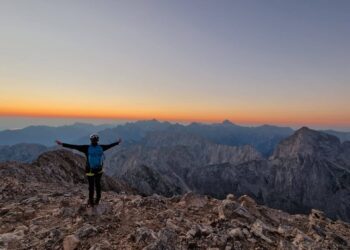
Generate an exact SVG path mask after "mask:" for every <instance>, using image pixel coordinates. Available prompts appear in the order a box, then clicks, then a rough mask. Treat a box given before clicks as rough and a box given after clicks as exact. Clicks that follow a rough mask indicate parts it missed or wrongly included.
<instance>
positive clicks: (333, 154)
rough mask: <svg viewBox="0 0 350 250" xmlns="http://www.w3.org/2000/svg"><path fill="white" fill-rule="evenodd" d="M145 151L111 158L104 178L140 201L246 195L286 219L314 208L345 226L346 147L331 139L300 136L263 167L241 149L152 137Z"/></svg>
mask: <svg viewBox="0 0 350 250" xmlns="http://www.w3.org/2000/svg"><path fill="white" fill-rule="evenodd" d="M146 143H147V145H143V146H141V145H138V146H134V147H130V148H124V149H118V150H117V151H114V152H112V154H111V155H110V162H109V168H108V173H110V174H112V175H114V176H115V177H119V178H122V179H123V180H125V181H126V182H128V183H129V184H130V185H132V186H133V187H134V188H136V189H137V190H139V191H140V192H144V193H145V194H148V195H150V194H152V193H158V194H162V195H166V196H171V195H173V194H182V193H184V192H187V191H194V192H197V193H200V194H207V195H211V196H213V197H216V198H223V197H225V196H226V195H227V194H228V193H235V194H237V195H243V194H249V195H251V196H252V197H254V199H256V200H257V201H258V202H259V203H260V204H267V205H269V206H271V207H274V208H278V209H283V210H285V211H288V212H291V213H309V212H310V210H311V209H312V208H317V209H321V210H323V211H325V212H326V214H327V215H328V216H330V217H332V218H341V219H343V220H347V221H350V146H349V145H350V144H349V142H344V143H340V141H339V139H338V138H336V137H334V136H331V135H328V134H325V133H321V132H317V131H314V130H311V129H308V128H302V129H300V130H298V131H296V132H295V134H293V135H292V136H290V137H289V138H287V139H285V140H283V141H282V142H281V143H280V144H279V145H278V146H277V148H276V150H275V152H274V154H273V155H272V156H271V157H270V158H269V159H264V158H262V157H261V156H260V155H259V154H257V153H256V151H254V149H253V148H251V147H249V146H246V147H229V146H223V145H216V144H212V143H209V142H207V141H205V140H203V139H201V138H197V137H196V136H188V137H187V136H185V135H183V134H182V135H181V134H177V135H172V136H170V137H169V135H168V134H167V133H165V134H159V133H156V134H154V135H153V137H152V138H149V139H147V140H146ZM146 168H147V169H148V171H147V172H145V169H146ZM150 172H153V173H154V176H155V179H156V181H155V179H152V178H149V173H150ZM147 180H150V182H149V183H148V184H147V185H146V183H145V182H147ZM157 183H159V185H157Z"/></svg>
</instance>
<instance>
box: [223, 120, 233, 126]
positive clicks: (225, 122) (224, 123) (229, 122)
mask: <svg viewBox="0 0 350 250" xmlns="http://www.w3.org/2000/svg"><path fill="white" fill-rule="evenodd" d="M221 124H222V125H229V126H232V125H235V124H234V123H233V122H231V121H230V120H228V119H226V120H224V121H223V122H222V123H221Z"/></svg>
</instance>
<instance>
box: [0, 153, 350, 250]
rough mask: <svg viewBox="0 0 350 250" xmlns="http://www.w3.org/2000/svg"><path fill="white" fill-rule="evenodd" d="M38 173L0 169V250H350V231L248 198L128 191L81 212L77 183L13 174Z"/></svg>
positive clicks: (81, 188)
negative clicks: (261, 204) (150, 194)
mask: <svg viewBox="0 0 350 250" xmlns="http://www.w3.org/2000/svg"><path fill="white" fill-rule="evenodd" d="M50 154H57V155H46V156H45V155H44V156H45V157H48V156H50V157H49V158H50V159H51V158H52V157H56V158H55V159H57V160H58V161H63V160H71V159H70V157H73V156H72V155H71V153H63V152H58V153H55V152H50ZM45 157H44V158H43V159H41V164H43V163H44V162H45ZM39 165H40V164H36V165H21V166H18V165H15V164H14V163H13V164H12V165H11V164H3V165H0V174H2V176H3V179H2V181H1V182H0V191H1V193H0V249H67V250H68V249H91V250H93V249H147V250H151V249H153V250H156V249H159V250H160V249H225V250H226V249H350V224H348V223H345V222H342V221H332V220H330V219H328V218H326V217H325V216H324V214H323V213H322V212H321V211H317V210H312V212H311V214H309V215H290V214H288V213H285V212H282V211H280V210H274V209H270V208H268V207H265V206H260V205H257V204H256V203H255V201H254V200H253V199H251V198H250V197H248V196H241V197H239V198H238V197H235V196H234V195H232V194H229V195H228V196H227V197H226V199H224V200H217V199H214V198H210V197H207V196H200V195H195V194H193V193H188V194H185V195H182V196H174V197H171V198H165V197H162V196H158V195H152V196H148V197H142V196H140V195H137V194H133V193H132V192H131V191H130V190H125V191H122V190H119V193H117V192H115V191H112V190H110V191H105V192H104V193H103V201H102V202H101V204H100V205H99V206H97V207H95V208H87V207H86V206H85V204H86V200H87V186H86V184H84V182H79V181H76V182H69V181H65V180H62V181H61V182H59V181H58V180H57V178H56V179H55V181H50V178H49V176H47V178H43V177H42V179H39V180H38V179H33V178H30V177H31V173H30V172H23V171H22V172H21V171H20V170H21V169H22V168H23V169H26V170H28V168H29V169H30V167H35V166H36V167H38V166H39ZM63 165H64V166H65V164H63ZM63 165H62V166H63ZM68 165H72V166H74V164H73V163H70V164H68ZM68 165H67V167H68ZM9 168H10V169H12V170H13V169H16V171H12V172H11V171H9ZM42 168H44V167H42ZM66 170H68V169H66ZM23 173H25V174H23ZM42 174H43V175H44V173H42ZM77 174H78V173H77ZM16 175H17V176H16ZM25 175H28V178H23V177H24V176H25ZM73 179H74V178H73ZM111 185H112V184H111Z"/></svg>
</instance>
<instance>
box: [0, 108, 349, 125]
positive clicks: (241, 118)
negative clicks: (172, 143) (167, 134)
mask: <svg viewBox="0 0 350 250" xmlns="http://www.w3.org/2000/svg"><path fill="white" fill-rule="evenodd" d="M0 116H6V117H32V118H76V119H111V120H113V119H115V120H149V119H153V118H155V119H157V120H161V121H172V122H210V123H214V122H222V121H223V120H225V119H228V120H230V121H232V122H233V123H241V124H279V125H286V126H287V125H296V124H298V125H301V124H308V125H322V126H350V119H343V118H339V117H324V116H321V115H315V116H314V117H310V115H307V114H299V115H293V114H287V113H285V114H283V115H281V114H273V112H271V114H266V112H265V113H264V112H261V113H259V114H254V113H248V114H242V113H241V114H237V115H233V114H228V113H210V112H208V113H203V112H197V113H196V112H185V111H183V112H179V111H178V112H172V113H170V112H169V113H167V112H164V111H163V112H162V111H158V112H152V111H150V110H132V111H119V112H110V111H109V112H108V111H105V112H101V111H93V112H89V111H87V110H83V111H78V110H64V109H62V110H57V111H56V112H52V111H51V112H50V110H49V109H42V110H37V111H33V110H32V109H22V110H16V109H8V110H1V109H0Z"/></svg>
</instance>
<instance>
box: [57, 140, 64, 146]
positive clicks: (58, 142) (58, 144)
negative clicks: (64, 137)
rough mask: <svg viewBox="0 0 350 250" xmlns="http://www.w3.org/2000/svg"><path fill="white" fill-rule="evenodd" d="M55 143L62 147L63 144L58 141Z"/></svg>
mask: <svg viewBox="0 0 350 250" xmlns="http://www.w3.org/2000/svg"><path fill="white" fill-rule="evenodd" d="M55 142H56V143H57V145H60V146H62V144H63V143H62V142H61V141H59V140H56V141H55Z"/></svg>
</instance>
